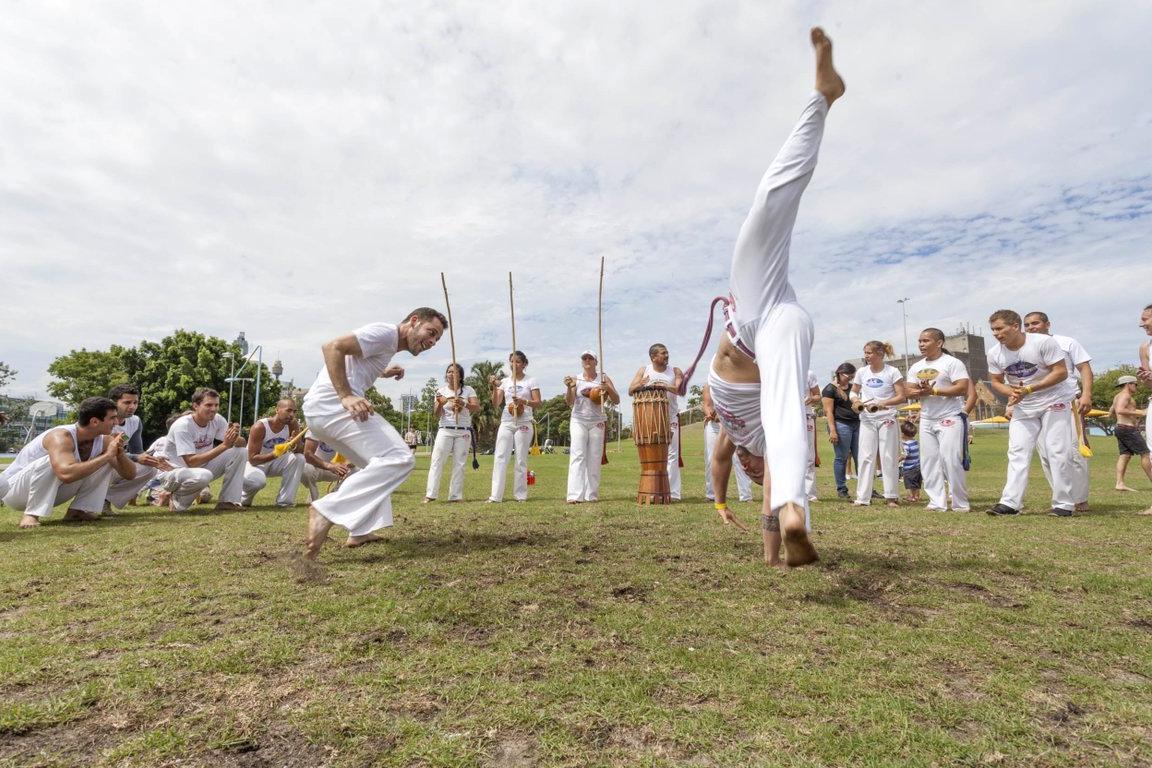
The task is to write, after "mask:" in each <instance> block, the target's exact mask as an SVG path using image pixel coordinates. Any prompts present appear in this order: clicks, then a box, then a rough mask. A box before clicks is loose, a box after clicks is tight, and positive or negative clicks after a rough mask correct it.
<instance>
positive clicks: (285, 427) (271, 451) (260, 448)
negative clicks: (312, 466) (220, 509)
mask: <svg viewBox="0 0 1152 768" xmlns="http://www.w3.org/2000/svg"><path fill="white" fill-rule="evenodd" d="M299 432H300V423H299V422H298V421H296V401H295V400H293V399H292V398H290V397H282V398H280V400H279V401H277V403H276V413H275V415H273V416H272V417H271V418H267V419H260V420H259V421H257V422H256V423H255V424H253V425H252V431H251V432H249V433H248V464H247V466H245V467H244V495H243V497H242V498H241V500H240V503H241V504H243V505H244V506H246V507H250V506H252V501H253V499H255V498H256V494H257V493H259V492H260V490H261V489H262V488H263V487H264V486H265V485H267V484H268V478H270V477H279V478H281V479H280V492H279V493H278V494H276V506H278V507H293V506H296V490H297V489H298V488H299V487H300V478H301V475H302V473H303V471H304V453H303V451H304V446H303V445H300V444H299V443H298V444H297V445H296V450H293V451H288V452H287V453H284V454H283V455H281V456H277V455H276V446H277V445H280V444H281V443H286V442H288V441H289V440H290V439H292V437H294V436H295V435H297V434H298V433H299Z"/></svg>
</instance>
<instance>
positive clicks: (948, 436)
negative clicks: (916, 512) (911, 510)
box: [920, 414, 969, 512]
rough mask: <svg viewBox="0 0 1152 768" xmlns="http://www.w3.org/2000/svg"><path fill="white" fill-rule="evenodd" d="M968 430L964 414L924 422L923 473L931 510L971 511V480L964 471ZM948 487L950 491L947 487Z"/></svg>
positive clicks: (921, 441) (921, 426)
mask: <svg viewBox="0 0 1152 768" xmlns="http://www.w3.org/2000/svg"><path fill="white" fill-rule="evenodd" d="M967 441H968V435H967V430H965V429H964V420H963V419H962V418H961V417H960V414H955V415H952V416H945V417H943V418H940V419H924V418H921V419H920V470H921V475H922V477H923V480H924V493H925V494H927V496H928V509H938V510H946V509H948V497H949V496H951V497H952V509H953V510H955V511H956V512H967V511H968V509H969V506H968V481H967V476H966V473H965V472H964V447H965V443H966V442H967ZM945 484H947V488H945Z"/></svg>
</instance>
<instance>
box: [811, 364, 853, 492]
mask: <svg viewBox="0 0 1152 768" xmlns="http://www.w3.org/2000/svg"><path fill="white" fill-rule="evenodd" d="M855 375H856V366H854V365H852V363H841V364H840V367H839V368H837V369H836V377H835V380H834V381H833V382H832V383H831V384H829V385H828V386H826V387H824V390H823V391H822V392H821V393H820V401H821V402H822V403H823V405H824V415H825V416H827V417H828V441H829V442H831V443H832V445H833V447H834V448H835V450H836V460H835V461H834V462H832V474H833V476H834V477H835V478H836V495H837V496H839V497H840V498H842V499H846V498H848V483H847V482H846V481H845V479H844V468H845V466H846V465H847V464H848V457H849V456H851V457H852V460H853V461H855V460H856V452H857V448H858V447H859V441H860V415H859V414H858V413H856V411H854V410H852V400H851V399H850V398H849V393H850V392H851V391H852V377H853V376H855Z"/></svg>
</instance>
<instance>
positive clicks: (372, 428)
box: [304, 307, 448, 558]
mask: <svg viewBox="0 0 1152 768" xmlns="http://www.w3.org/2000/svg"><path fill="white" fill-rule="evenodd" d="M447 328H448V319H447V318H446V317H444V315H442V314H440V313H439V312H437V311H436V310H434V309H432V308H430V307H421V308H419V309H414V310H412V311H411V312H409V313H408V315H407V317H406V318H405V319H404V321H403V322H402V323H400V324H399V325H392V324H391V323H372V324H370V325H365V326H363V327H361V328H357V329H356V330H355V331H353V332H352V333H349V334H347V335H344V336H340V337H338V338H335V339H332V340H331V341H329V342H328V343H327V344H325V345H324V346H323V350H324V367H323V368H321V369H320V373H319V374H318V375H317V376H316V381H315V382H314V383H313V384H312V386H311V388H309V390H308V394H307V395H305V396H304V418H305V420H306V421H307V422H308V428H309V430H311V432H312V434H313V435H315V436H316V438H317V439H318V440H322V441H323V442H325V443H327V444H328V445H330V446H332V447H333V448H335V449H336V450H337V451H339V452H340V453H341V454H343V455H344V456H346V457H348V460H349V461H351V462H352V463H353V464H355V465H356V466H357V467H360V470H359V471H358V472H356V473H355V474H353V475H351V476H349V477H348V478H346V479H345V480H344V482H343V483H341V484H340V488H339V489H337V490H336V491H334V492H332V493H330V494H328V495H327V496H325V497H324V498H322V499H318V500H317V501H314V502H312V506H310V507H309V508H308V548H307V550H306V551H305V556H306V557H308V558H315V557H316V556H317V555H318V554H320V548H321V547H323V546H324V541H325V540H326V539H327V538H328V530H329V529H330V528H331V527H332V525H333V523H335V524H336V525H339V526H342V527H344V528H347V529H348V534H349V535H348V540H347V542H346V543H345V546H349V547H357V546H360V545H361V544H366V543H368V542H369V541H376V540H378V539H380V538H381V537H380V536H377V535H375V534H374V533H372V532H373V531H375V530H377V529H378V528H387V527H389V526H391V525H392V492H393V491H394V490H396V489H397V488H399V487H400V485H401V484H402V483H403V482H404V480H405V479H406V478H407V477H408V475H409V474H411V472H412V468H413V467H414V466H415V465H416V457H415V456H413V455H412V450H411V449H410V448H409V447H408V446H407V445H406V444H405V443H404V440H403V439H402V438H401V437H400V433H399V432H397V431H396V428H395V427H393V426H392V425H391V424H389V423H388V422H387V421H385V420H384V418H383V417H382V416H381V415H380V414H378V413H376V412H375V411H374V410H373V408H372V403H370V402H369V401H368V400H367V398H365V397H364V393H365V392H367V391H368V389H369V388H370V387H372V386H373V385H374V384H375V382H376V379H378V378H381V377H383V378H394V379H401V378H403V377H404V369H403V368H401V367H400V366H398V365H391V362H392V356H393V355H395V354H396V353H397V352H407V353H408V354H410V355H413V356H415V355H419V354H420V353H421V352H424V351H425V350H429V349H431V348H432V347H434V346H435V345H436V342H438V341H439V340H440V337H441V336H442V335H443V334H444V331H445V330H446V329H447Z"/></svg>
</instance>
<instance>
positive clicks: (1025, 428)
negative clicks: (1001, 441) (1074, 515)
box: [1000, 401, 1077, 510]
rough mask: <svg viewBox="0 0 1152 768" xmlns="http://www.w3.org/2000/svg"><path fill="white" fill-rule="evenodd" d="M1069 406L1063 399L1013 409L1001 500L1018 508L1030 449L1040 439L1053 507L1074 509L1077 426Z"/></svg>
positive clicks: (1022, 494)
mask: <svg viewBox="0 0 1152 768" xmlns="http://www.w3.org/2000/svg"><path fill="white" fill-rule="evenodd" d="M1073 418H1074V416H1073V409H1072V406H1071V405H1070V404H1069V403H1067V402H1064V401H1061V402H1058V403H1053V404H1052V405H1050V406H1048V407H1047V408H1045V409H1043V410H1041V411H1039V412H1031V413H1022V412H1021V411H1020V406H1016V408H1014V409H1013V411H1012V420H1011V421H1010V422H1008V480H1007V482H1006V483H1005V485H1004V493H1003V494H1002V495H1001V497H1000V503H1001V504H1003V505H1005V506H1008V507H1011V508H1012V509H1020V506H1021V504H1023V503H1024V492H1025V491H1027V490H1028V465H1029V464H1030V463H1031V462H1032V449H1033V448H1035V447H1036V444H1037V443H1038V442H1039V441H1041V440H1042V441H1043V443H1044V447H1043V450H1044V452H1045V453H1047V454H1048V466H1049V468H1050V470H1051V478H1050V480H1049V483H1050V484H1051V486H1052V507H1053V508H1054V509H1067V510H1073V509H1075V507H1076V488H1075V483H1076V480H1075V470H1074V469H1073V462H1074V460H1073V458H1072V454H1074V453H1077V449H1076V425H1075V423H1074V422H1073V421H1072V419H1073Z"/></svg>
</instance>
